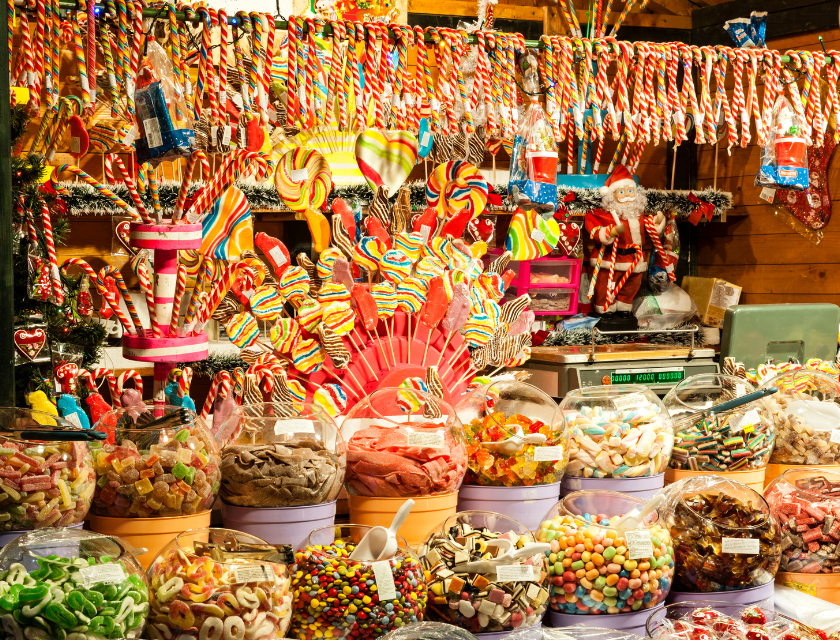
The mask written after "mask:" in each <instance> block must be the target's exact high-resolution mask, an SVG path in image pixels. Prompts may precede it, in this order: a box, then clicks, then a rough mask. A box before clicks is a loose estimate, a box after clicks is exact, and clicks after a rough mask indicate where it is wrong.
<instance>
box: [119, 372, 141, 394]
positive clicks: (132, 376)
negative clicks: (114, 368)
mask: <svg viewBox="0 0 840 640" xmlns="http://www.w3.org/2000/svg"><path fill="white" fill-rule="evenodd" d="M129 380H133V381H134V388H135V389H136V390H137V393H139V394H140V395H141V396H142V395H143V378H142V377H141V376H140V374H139V373H137V372H136V371H135V370H134V369H126V370H125V371H123V372H122V373H121V374H120V375H119V376H117V383H116V391H117V396H119V397H121V396H122V394H123V391H124V390H125V383H126V382H128V381H129ZM114 402H120V400H119V399H115V400H114Z"/></svg>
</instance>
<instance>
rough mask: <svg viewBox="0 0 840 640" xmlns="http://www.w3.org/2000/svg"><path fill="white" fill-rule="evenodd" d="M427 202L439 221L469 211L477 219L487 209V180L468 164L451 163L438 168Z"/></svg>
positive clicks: (431, 181)
mask: <svg viewBox="0 0 840 640" xmlns="http://www.w3.org/2000/svg"><path fill="white" fill-rule="evenodd" d="M426 202H427V203H428V205H429V206H430V207H432V208H433V209H435V210H436V211H437V212H438V218H442V217H444V216H445V215H447V214H449V215H452V214H455V213H457V212H459V211H462V210H463V209H466V208H467V207H470V210H471V211H472V217H473V218H475V217H476V216H478V215H480V214H481V213H482V212H483V211H484V207H485V206H486V205H487V180H485V179H484V176H482V175H481V172H480V171H479V170H478V169H477V168H476V167H475V166H473V165H472V164H470V163H469V162H467V161H466V160H451V161H449V162H446V163H444V164H440V165H438V166H437V167H436V168H435V170H434V171H433V172H432V175H430V176H429V179H428V181H427V182H426Z"/></svg>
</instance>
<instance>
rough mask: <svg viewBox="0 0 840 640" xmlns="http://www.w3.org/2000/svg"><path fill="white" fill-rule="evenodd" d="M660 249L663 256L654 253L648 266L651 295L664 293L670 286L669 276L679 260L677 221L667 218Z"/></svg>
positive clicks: (657, 252) (656, 252)
mask: <svg viewBox="0 0 840 640" xmlns="http://www.w3.org/2000/svg"><path fill="white" fill-rule="evenodd" d="M662 249H663V250H664V251H665V255H662V254H660V253H659V251H654V252H653V256H652V258H653V259H652V260H650V262H649V265H648V285H649V286H650V289H651V291H653V293H655V294H657V293H664V292H666V291H667V290H668V287H669V286H670V284H671V275H670V274H673V273H674V269H676V268H677V262H679V259H680V233H679V231H678V230H677V221H676V220H675V219H674V218H670V217H669V218H668V221H667V222H666V223H665V231H664V233H663V234H662Z"/></svg>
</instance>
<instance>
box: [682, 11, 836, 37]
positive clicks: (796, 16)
mask: <svg viewBox="0 0 840 640" xmlns="http://www.w3.org/2000/svg"><path fill="white" fill-rule="evenodd" d="M793 1H797V0H775V2H793ZM802 1H806V2H807V1H809V0H802ZM728 4H729V5H735V7H734V8H733V9H732V10H731V11H729V12H727V14H726V15H725V16H721V15H717V16H716V18H715V23H716V24H715V26H708V27H702V28H699V29H698V28H695V29H693V30H692V32H691V38H692V44H694V45H698V46H710V45H718V44H720V45H731V44H732V40H731V38H730V37H729V35H728V34H727V33H726V32H725V31H724V30H723V28H722V24H723V21H724V20H726V19H728V18H733V17H737V16H742V15H749V11H750V9H749V8H748V7H752V6H755V7H756V8H762V9H766V8H767V7H766V3H764V2H757V1H753V0H750V1H746V2H744V1H742V0H738V1H737V2H730V3H728ZM745 5H746V6H745ZM838 8H840V0H831V1H830V2H825V3H822V4H815V5H810V6H802V7H796V8H793V9H790V10H788V11H780V12H777V13H771V14H770V15H769V16H768V19H769V21H770V23H771V24H772V25H773V32H774V35H778V36H786V35H793V34H797V33H804V32H808V31H816V30H818V29H820V28H821V27H823V26H824V25H827V24H836V23H837V10H838ZM712 10H720V6H718V7H710V8H708V9H699V10H698V11H695V13H694V15H695V16H696V14H697V13H699V12H700V11H704V12H705V11H712ZM729 13H732V14H733V15H729ZM735 14H737V15H735ZM693 17H694V16H692V18H693Z"/></svg>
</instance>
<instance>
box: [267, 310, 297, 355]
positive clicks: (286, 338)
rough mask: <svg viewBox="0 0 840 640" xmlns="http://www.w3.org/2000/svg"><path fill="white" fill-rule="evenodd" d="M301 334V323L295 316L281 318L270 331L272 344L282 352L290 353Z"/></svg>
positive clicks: (269, 336) (269, 335)
mask: <svg viewBox="0 0 840 640" xmlns="http://www.w3.org/2000/svg"><path fill="white" fill-rule="evenodd" d="M300 336H301V330H300V325H299V324H298V323H297V320H295V319H294V318H280V319H279V320H278V321H277V322H276V323H274V326H273V327H271V330H270V331H269V332H268V338H269V340H271V346H272V347H274V348H275V349H276V350H277V351H279V352H280V353H290V352H291V350H292V347H294V345H295V343H296V342H297V341H298V340H299V339H300Z"/></svg>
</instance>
